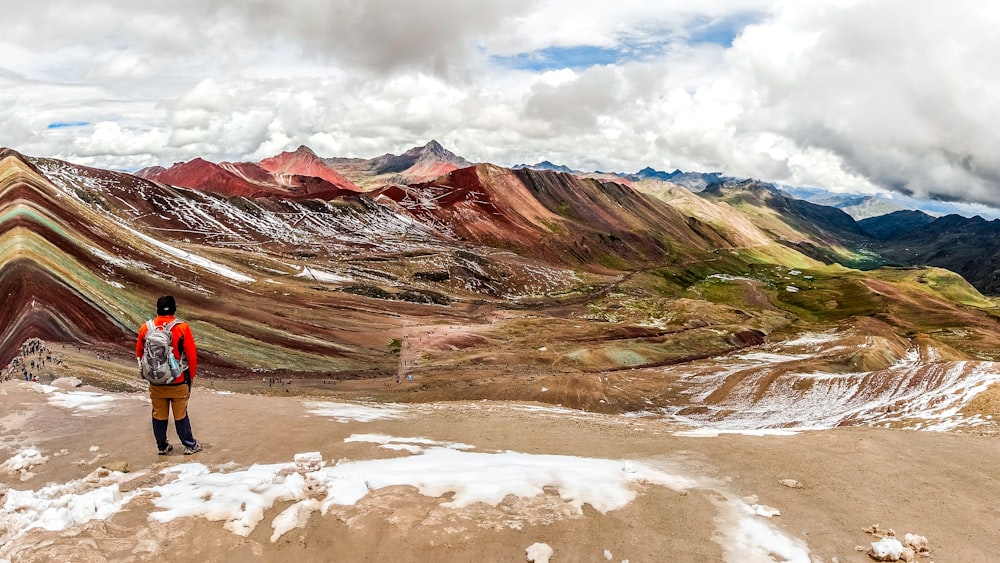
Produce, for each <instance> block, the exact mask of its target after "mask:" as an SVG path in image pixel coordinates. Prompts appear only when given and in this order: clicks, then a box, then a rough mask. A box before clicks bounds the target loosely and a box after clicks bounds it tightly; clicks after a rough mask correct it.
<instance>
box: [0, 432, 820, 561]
mask: <svg viewBox="0 0 1000 563" xmlns="http://www.w3.org/2000/svg"><path fill="white" fill-rule="evenodd" d="M345 441H346V442H368V443H375V444H379V447H380V448H387V449H390V450H393V451H396V452H398V453H399V454H400V455H399V456H397V457H391V458H384V459H368V460H341V461H340V462H337V463H335V464H332V465H329V464H328V463H327V462H326V461H324V460H323V459H322V456H321V455H320V453H319V452H307V453H301V454H297V455H295V456H294V458H293V461H291V462H285V463H272V464H254V465H251V466H250V467H247V468H244V469H240V468H238V466H237V467H236V468H234V467H233V465H234V464H226V465H225V466H222V467H217V468H214V469H213V468H211V467H209V466H206V465H204V464H202V463H184V464H179V465H173V466H170V467H167V468H165V469H163V470H162V471H161V472H160V474H161V476H162V477H163V479H164V480H165V482H164V483H162V484H160V485H156V486H150V487H139V488H136V489H134V490H132V491H130V492H128V493H123V492H121V489H120V484H121V483H122V482H123V481H125V480H126V479H129V478H130V477H127V476H126V474H122V473H117V472H111V471H108V470H106V469H99V470H97V471H95V472H94V473H92V474H91V475H89V476H87V477H85V478H83V479H79V480H75V481H71V482H69V483H66V484H63V485H59V484H52V485H48V486H46V487H43V488H41V489H39V490H25V491H18V490H14V489H8V490H7V491H6V495H5V497H4V499H5V502H4V504H3V506H2V508H0V530H6V532H4V534H5V535H4V536H3V537H2V538H0V539H2V540H3V542H9V541H10V540H13V539H16V538H17V537H19V536H20V535H21V534H23V533H24V532H25V531H27V530H28V529H31V528H34V527H41V528H44V529H46V530H56V531H58V530H64V529H66V528H69V527H71V526H74V525H79V524H82V523H85V522H87V521H89V520H91V519H95V518H101V519H103V518H108V517H110V516H111V515H112V514H114V513H116V512H118V511H120V510H122V509H124V508H126V507H127V505H128V504H129V502H131V501H132V500H133V499H136V498H140V497H143V498H146V497H150V498H151V499H152V503H153V505H154V506H155V507H156V510H155V511H154V512H152V513H151V514H150V520H151V521H155V522H169V521H172V520H174V519H177V518H185V517H189V518H205V519H207V520H210V521H224V522H225V524H224V525H223V527H224V528H225V529H226V530H229V531H230V532H232V533H234V534H238V535H241V536H244V537H246V536H248V535H249V534H250V533H251V532H252V531H253V530H254V529H256V527H257V526H258V525H259V524H260V522H261V521H263V519H264V515H265V513H266V512H267V511H268V510H269V509H271V508H272V507H273V506H274V505H275V504H276V503H279V502H291V503H292V504H291V505H290V506H288V507H287V508H286V509H285V510H283V511H282V512H281V513H279V514H278V515H277V516H276V517H275V518H274V519H273V520H272V521H271V522H270V525H271V528H272V530H273V533H272V535H271V541H272V542H274V541H277V540H278V539H279V538H281V537H282V536H283V535H284V534H285V533H287V532H288V531H290V530H293V529H295V528H300V527H303V526H305V525H306V523H307V522H308V521H309V519H310V518H311V516H312V514H313V513H314V512H316V511H320V512H321V513H323V514H325V513H327V512H328V511H329V510H330V509H331V508H332V507H334V506H350V505H355V504H356V503H357V502H358V501H360V500H361V499H363V498H364V497H366V496H367V495H368V494H369V493H370V492H372V491H377V490H380V489H383V488H386V487H393V486H409V487H413V488H414V489H415V490H416V491H417V492H418V493H419V494H421V495H424V496H427V497H433V498H442V497H447V498H449V500H447V501H446V502H441V503H440V506H441V507H443V508H447V509H451V510H456V511H460V510H462V509H465V508H467V507H470V506H471V505H474V504H477V503H484V504H486V505H490V506H494V507H495V506H497V505H498V504H499V503H500V502H501V501H503V500H504V499H505V498H506V497H508V496H510V495H513V496H516V497H520V498H524V499H532V498H536V497H540V496H542V495H547V496H549V497H551V498H552V499H554V501H555V502H559V503H562V504H563V505H564V506H565V507H566V508H567V509H568V510H566V511H563V512H561V513H562V514H564V515H570V516H571V515H573V514H577V515H581V514H583V505H585V504H588V505H590V506H591V507H593V508H594V509H595V510H597V511H599V512H601V513H607V512H608V511H612V510H616V509H619V508H622V507H624V506H625V505H627V504H629V503H630V502H631V501H632V500H633V499H635V498H636V496H637V495H638V494H639V492H640V490H641V486H643V485H644V486H651V485H652V486H662V487H668V488H670V489H673V490H677V491H684V490H688V489H692V488H695V487H709V488H711V487H712V486H711V484H709V483H707V482H706V481H705V480H704V479H702V478H691V477H687V476H684V475H678V474H675V473H668V472H666V471H663V470H661V469H658V468H656V467H653V466H651V465H648V464H646V463H643V462H639V461H633V460H613V459H599V458H586V457H578V456H566V455H550V454H527V453H521V452H514V451H498V452H476V451H469V450H471V449H473V446H470V445H468V444H455V443H443V442H439V441H436V440H433V439H429V438H422V437H393V436H386V435H379V434H355V435H352V436H350V437H349V438H347V439H346V440H345ZM38 455H41V454H40V452H38ZM553 493H555V494H553ZM717 497H718V499H717V500H716V501H715V502H716V503H717V505H718V509H719V517H718V519H717V520H718V521H717V524H718V529H717V530H716V534H717V538H716V539H717V541H719V542H720V543H722V544H723V548H724V550H725V551H726V552H727V553H729V554H731V557H730V560H738V561H751V562H753V561H771V559H767V558H766V555H767V554H777V555H780V556H782V557H784V560H787V561H796V562H797V561H803V562H808V561H809V559H808V550H807V549H806V546H805V544H804V543H803V542H801V541H800V540H796V539H794V538H790V537H788V536H786V535H785V534H783V533H782V532H780V531H779V530H778V529H777V528H775V527H774V526H772V525H771V524H770V523H769V522H768V521H767V520H766V518H769V517H771V516H775V515H777V514H778V510H777V509H774V508H771V507H766V506H763V505H758V504H752V505H751V504H748V503H747V502H745V501H743V500H739V499H735V498H732V497H731V495H729V494H727V493H726V492H725V491H721V490H720V491H718V495H717ZM509 525H511V526H516V524H514V523H510V524H509ZM533 547H535V546H533ZM529 549H531V548H529ZM534 553H536V555H537V556H538V557H540V559H538V560H545V557H548V556H551V553H548V555H547V556H546V555H545V554H546V553H547V552H546V550H544V549H543V548H537V551H535V552H534ZM762 554H763V555H762Z"/></svg>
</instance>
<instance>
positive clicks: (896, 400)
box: [662, 332, 1000, 436]
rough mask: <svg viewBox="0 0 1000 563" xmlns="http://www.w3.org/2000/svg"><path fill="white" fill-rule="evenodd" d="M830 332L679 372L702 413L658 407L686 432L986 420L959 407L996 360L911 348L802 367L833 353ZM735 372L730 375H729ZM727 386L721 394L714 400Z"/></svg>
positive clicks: (995, 367) (999, 374)
mask: <svg viewBox="0 0 1000 563" xmlns="http://www.w3.org/2000/svg"><path fill="white" fill-rule="evenodd" d="M837 339H838V337H837V335H836V334H835V333H832V332H831V333H809V334H804V335H802V336H800V337H798V338H796V339H794V340H790V341H786V342H780V343H776V344H772V345H769V346H765V347H762V348H760V349H757V350H755V351H753V352H748V353H737V354H732V355H729V356H726V357H722V358H719V359H717V360H715V361H714V362H713V364H712V365H711V369H698V368H695V370H694V371H690V372H686V373H681V374H679V375H680V376H679V380H680V381H681V382H682V383H684V384H685V389H684V390H683V391H682V393H683V394H685V395H687V396H688V397H689V400H690V401H691V403H690V404H691V405H697V406H701V405H703V406H704V407H706V408H705V409H704V411H703V412H700V413H696V414H690V415H681V414H680V412H681V408H680V407H677V408H668V409H664V410H663V411H662V412H663V413H664V414H666V415H667V416H668V417H669V418H670V420H672V421H674V422H680V423H682V424H685V425H689V426H692V427H694V428H695V429H694V430H685V431H682V432H681V433H680V434H681V435H687V436H713V435H718V434H721V433H743V434H747V433H758V432H760V431H762V430H775V429H782V430H786V431H793V430H809V429H823V428H833V427H836V426H838V425H840V424H842V423H844V422H845V421H847V422H849V423H851V424H865V425H869V426H895V427H902V428H909V429H915V430H936V431H948V430H954V429H957V428H961V427H972V426H979V425H984V424H989V423H990V421H989V420H986V419H983V418H981V417H979V415H965V414H963V413H962V409H963V408H964V407H965V406H966V405H967V404H969V402H970V401H971V400H972V399H973V398H974V397H975V396H976V395H978V394H979V393H981V392H983V391H985V390H986V389H987V388H989V387H990V386H991V385H993V384H994V383H998V382H1000V364H997V363H994V362H976V361H967V362H966V361H962V362H927V361H924V360H922V359H921V354H920V350H918V349H917V348H916V347H913V348H911V349H910V350H908V351H907V353H906V355H905V356H904V357H903V358H901V359H900V360H899V361H898V362H896V364H894V365H892V366H890V367H888V368H886V369H881V370H876V371H866V372H847V373H829V372H824V371H819V370H814V371H808V372H806V371H803V370H802V367H803V365H802V364H803V360H809V359H811V358H814V357H815V356H816V355H817V354H826V353H830V352H831V351H834V350H835V349H837V348H839V347H840V346H838V345H837ZM736 374H739V375H740V377H739V378H735V379H734V377H733V376H734V375H736ZM723 389H725V392H724V398H723V399H721V400H717V399H716V400H713V402H711V403H709V402H708V399H709V397H714V396H718V395H719V394H720V393H719V392H720V390H723Z"/></svg>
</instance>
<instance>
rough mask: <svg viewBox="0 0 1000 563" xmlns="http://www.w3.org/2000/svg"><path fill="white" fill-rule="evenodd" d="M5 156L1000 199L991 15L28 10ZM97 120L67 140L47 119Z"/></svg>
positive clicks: (994, 18) (183, 0) (462, 5)
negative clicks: (386, 167) (437, 164)
mask: <svg viewBox="0 0 1000 563" xmlns="http://www.w3.org/2000/svg"><path fill="white" fill-rule="evenodd" d="M0 9H3V11H4V12H5V13H16V14H17V15H18V17H17V18H15V19H14V20H12V21H11V22H8V23H9V25H8V27H7V28H5V36H4V38H3V39H0V48H2V49H3V51H4V52H5V53H7V54H8V56H7V57H6V58H5V59H4V61H0V145H10V146H14V147H15V148H18V149H19V150H22V151H24V152H26V153H28V154H39V155H46V156H55V157H59V158H67V159H70V160H77V161H80V162H82V163H84V164H92V165H106V166H112V167H119V168H134V167H136V166H138V165H145V164H150V163H156V164H170V163H172V162H174V161H177V160H183V159H188V158H193V157H195V156H203V157H206V158H210V159H213V160H243V159H259V158H263V157H265V156H269V155H271V154H275V153H277V152H280V151H282V150H290V149H294V148H295V147H296V146H298V145H299V144H307V145H310V146H312V147H313V148H314V149H316V150H317V152H319V153H320V154H322V155H324V156H361V157H371V156H375V155H378V154H382V153H385V152H397V153H398V152H400V151H402V150H405V149H407V148H409V147H410V146H414V145H417V144H423V143H425V142H426V141H428V140H429V139H432V138H433V139H437V140H439V141H441V142H443V143H444V144H445V145H446V146H448V147H449V148H451V149H453V150H455V151H457V152H459V153H461V154H462V155H463V156H466V157H467V158H469V159H471V160H481V161H491V162H495V163H498V164H506V165H511V164H516V163H519V162H537V161H539V160H544V159H548V160H552V161H554V162H559V163H561V164H566V165H569V166H572V167H575V168H581V169H588V168H589V169H602V170H617V171H635V170H638V169H640V168H642V167H644V166H647V165H650V166H653V167H656V168H660V169H673V168H682V169H686V170H706V171H707V170H719V171H724V172H727V173H730V174H734V175H744V176H754V177H759V178H762V179H765V180H771V181H780V182H787V183H791V184H798V185H819V186H824V187H828V188H831V189H837V190H851V191H867V192H872V191H880V190H882V191H884V190H889V189H895V190H899V191H903V192H912V193H914V194H917V195H923V196H926V195H939V196H942V197H958V198H963V199H967V200H970V201H978V202H984V203H993V204H1000V193H998V189H997V186H998V185H1000V157H998V156H996V155H995V154H994V152H995V151H993V150H992V148H993V147H994V146H995V145H996V138H997V136H996V133H995V131H994V127H993V124H994V123H996V122H998V121H1000V119H998V118H1000V106H998V104H996V94H995V92H997V91H1000V75H997V74H996V72H995V69H994V68H993V66H994V65H993V64H992V57H991V56H990V54H992V53H994V52H998V51H1000V44H998V43H1000V36H998V35H997V34H995V33H993V30H994V29H996V27H997V25H998V24H1000V10H998V9H993V8H991V7H989V6H985V5H983V4H982V3H981V2H976V1H973V0H954V1H952V2H949V3H947V5H942V4H940V3H939V2H935V1H932V0H878V1H876V0H851V1H848V2H843V1H832V0H831V1H816V2H794V1H792V0H754V1H751V2H747V1H736V0H705V1H703V2H697V3H694V2H687V1H682V0H663V1H661V2H654V3H650V2H648V1H645V0H617V1H616V2H613V3H609V2H606V1H604V0H516V1H508V0H483V1H482V2H464V1H459V0H421V1H414V2H396V1H392V0H371V1H368V2H353V1H349V0H334V1H332V2H331V1H326V0H294V1H286V2H278V1H271V0H267V1H265V0H248V1H247V2H240V3H232V2H222V1H220V0H207V1H196V0H178V1H177V2H170V3H142V4H140V5H135V3H133V2H131V1H127V0H93V1H91V2H86V3H83V4H79V3H76V2H70V1H69V0H50V1H48V2H45V3H20V2H18V3H16V4H15V3H14V2H13V1H12V0H0ZM60 123H62V124H79V125H76V126H73V127H58V126H57V127H50V125H51V124H60Z"/></svg>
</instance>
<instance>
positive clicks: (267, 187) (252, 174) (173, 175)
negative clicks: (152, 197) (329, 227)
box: [136, 153, 359, 199]
mask: <svg viewBox="0 0 1000 563" xmlns="http://www.w3.org/2000/svg"><path fill="white" fill-rule="evenodd" d="M286 154H287V153H286ZM284 163H285V160H283V159H282V158H281V157H280V156H279V157H274V159H271V160H269V161H268V163H267V164H268V165H269V166H272V167H273V168H274V169H273V170H268V169H267V168H265V167H262V166H259V165H257V164H254V163H249V162H238V163H232V162H223V163H221V164H215V163H213V162H208V161H207V160H204V159H201V158H196V159H194V160H191V161H189V162H180V163H177V164H174V165H173V166H171V167H170V168H163V167H159V166H157V167H152V168H144V169H142V170H139V171H138V172H137V173H136V175H137V176H140V177H142V178H146V179H147V180H153V181H155V182H160V183H163V184H170V185H172V186H180V187H184V188H195V189H199V190H203V191H207V192H212V193H218V194H222V195H227V196H240V197H266V196H280V197H285V198H290V199H303V198H309V199H311V198H318V199H334V198H337V197H341V196H345V195H348V196H349V195H353V194H355V193H356V192H358V191H359V190H358V188H357V187H356V186H354V185H353V184H351V183H350V182H349V181H347V180H346V179H344V178H342V177H340V176H339V175H337V174H336V173H335V172H334V173H333V174H330V173H329V172H332V171H326V170H312V169H309V168H308V167H307V166H301V165H300V161H289V164H288V166H287V167H284V166H285V164H284ZM296 165H300V167H301V168H302V169H304V170H306V171H309V172H319V173H321V174H324V175H325V176H327V177H332V178H334V179H336V180H337V182H338V183H336V184H335V183H332V182H331V181H330V180H328V179H327V178H324V177H320V176H310V175H303V174H297V173H292V172H289V171H288V168H295V167H296Z"/></svg>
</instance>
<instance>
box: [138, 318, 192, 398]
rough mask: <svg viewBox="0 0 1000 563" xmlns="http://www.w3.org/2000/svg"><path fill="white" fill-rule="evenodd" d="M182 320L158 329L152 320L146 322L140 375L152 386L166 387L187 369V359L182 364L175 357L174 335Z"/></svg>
mask: <svg viewBox="0 0 1000 563" xmlns="http://www.w3.org/2000/svg"><path fill="white" fill-rule="evenodd" d="M180 322H181V320H180V319H174V320H173V321H170V322H169V323H167V324H165V325H163V326H162V327H158V326H156V325H155V324H153V321H152V320H149V321H146V338H145V339H144V340H143V345H142V358H141V359H140V360H139V373H140V374H142V378H143V379H145V380H146V381H148V382H149V383H150V385H166V384H167V383H170V382H171V381H173V380H175V379H177V377H178V376H179V375H180V374H181V373H183V372H184V370H185V369H187V359H186V358H185V359H182V360H181V361H180V362H178V361H177V358H175V357H174V346H173V338H174V337H173V334H172V333H171V332H172V331H173V329H174V327H175V326H177V325H178V324H180Z"/></svg>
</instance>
